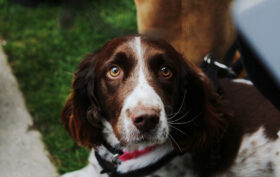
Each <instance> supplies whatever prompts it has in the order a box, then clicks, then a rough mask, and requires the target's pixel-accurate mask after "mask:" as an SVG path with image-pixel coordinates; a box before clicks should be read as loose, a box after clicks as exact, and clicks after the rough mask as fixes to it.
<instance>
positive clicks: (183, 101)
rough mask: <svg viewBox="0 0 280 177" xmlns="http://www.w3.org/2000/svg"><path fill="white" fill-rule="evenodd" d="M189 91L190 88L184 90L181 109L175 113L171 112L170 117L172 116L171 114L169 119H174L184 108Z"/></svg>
mask: <svg viewBox="0 0 280 177" xmlns="http://www.w3.org/2000/svg"><path fill="white" fill-rule="evenodd" d="M187 91H188V90H185V92H184V96H183V100H182V104H181V106H180V108H179V110H178V111H177V112H176V113H173V114H171V115H168V117H170V116H171V117H170V118H169V120H171V119H173V118H174V117H176V116H177V115H178V114H179V113H180V112H181V110H182V108H183V106H184V103H185V99H186V95H187Z"/></svg>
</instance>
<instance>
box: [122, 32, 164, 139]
mask: <svg viewBox="0 0 280 177" xmlns="http://www.w3.org/2000/svg"><path fill="white" fill-rule="evenodd" d="M129 46H130V47H131V48H132V50H133V52H135V57H136V60H137V66H136V68H135V72H137V73H135V75H136V76H137V82H136V83H137V84H136V86H135V88H134V89H133V91H132V92H131V93H130V94H129V95H128V96H127V98H126V99H125V100H124V104H123V107H122V110H121V115H120V121H121V124H122V126H123V129H124V132H123V133H124V137H123V138H125V140H126V141H127V142H129V141H131V140H132V139H133V136H135V134H138V133H139V131H138V130H137V128H136V127H135V126H134V124H133V122H132V120H131V117H128V115H127V112H131V111H133V110H134V108H136V107H137V106H139V104H141V106H144V107H148V108H155V109H158V110H160V122H159V128H158V133H157V135H155V140H158V141H159V142H160V141H165V139H166V138H167V137H165V136H167V134H168V132H169V129H168V124H167V119H166V115H165V111H164V105H163V102H162V100H161V98H160V96H159V95H158V94H157V93H156V92H155V90H154V88H153V87H152V86H151V85H150V84H149V82H148V81H147V76H148V75H149V73H148V71H149V70H148V69H146V68H145V67H146V65H145V61H144V53H145V51H146V47H145V46H143V45H142V44H141V38H140V37H135V38H134V39H132V40H131V41H130V42H129ZM145 72H146V73H145ZM163 134H165V136H163ZM134 140H135V139H134ZM162 143H163V142H162Z"/></svg>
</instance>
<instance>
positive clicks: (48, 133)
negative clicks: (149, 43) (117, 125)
mask: <svg viewBox="0 0 280 177" xmlns="http://www.w3.org/2000/svg"><path fill="white" fill-rule="evenodd" d="M136 32H137V23H136V8H135V5H134V2H133V1H128V0H118V1H116V0H106V1H102V0H71V1H70V0H68V1H67V0H0V43H1V45H2V47H3V48H4V51H5V53H6V54H7V56H8V62H9V64H10V66H11V67H12V70H13V72H14V74H15V76H16V77H17V79H18V82H19V85H20V89H21V91H22V92H23V94H24V96H25V100H26V104H27V108H28V110H29V112H30V113H31V115H32V117H33V119H34V120H33V121H34V125H33V126H32V127H30V129H37V130H39V131H40V132H41V134H42V140H43V142H44V143H45V146H46V149H47V150H48V151H49V153H50V159H51V161H52V162H53V163H54V164H55V166H56V168H57V170H58V172H59V173H60V174H62V173H65V172H69V171H73V170H77V169H80V168H82V167H84V166H85V165H86V163H87V158H88V154H89V150H87V149H85V148H82V147H79V146H78V145H77V143H76V142H74V141H73V140H72V139H71V138H70V136H68V134H67V132H66V130H65V129H64V127H63V126H62V125H61V123H60V112H61V110H62V108H63V106H64V103H65V100H66V98H67V96H68V94H69V93H70V91H71V80H72V77H73V74H74V72H75V70H76V69H77V67H78V63H79V61H80V60H81V59H82V58H83V56H84V55H85V54H87V53H90V52H92V51H94V50H96V49H98V48H99V47H101V46H102V45H104V43H105V42H106V41H108V40H110V39H112V38H113V37H115V36H120V35H125V34H133V33H136Z"/></svg>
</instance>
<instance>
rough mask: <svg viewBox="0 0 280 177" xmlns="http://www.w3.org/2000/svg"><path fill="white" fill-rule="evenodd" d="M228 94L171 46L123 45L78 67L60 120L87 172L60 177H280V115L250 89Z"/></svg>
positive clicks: (145, 41)
mask: <svg viewBox="0 0 280 177" xmlns="http://www.w3.org/2000/svg"><path fill="white" fill-rule="evenodd" d="M220 84H221V87H222V95H221V96H219V95H218V94H216V92H215V91H214V90H213V89H212V86H211V83H210V82H209V80H208V79H207V77H206V76H205V75H204V74H203V73H202V72H201V71H200V69H199V68H197V67H196V66H194V65H192V64H191V63H189V62H188V61H187V60H185V59H184V58H183V57H182V55H180V54H179V53H178V52H177V51H176V50H175V49H174V48H173V47H171V46H170V45H169V44H168V43H167V42H165V41H163V40H160V39H154V38H150V37H147V36H141V35H135V36H125V37H118V38H115V39H113V40H111V41H109V42H108V43H107V44H106V45H105V46H104V47H102V48H101V49H100V51H99V52H98V53H95V54H90V55H88V56H87V57H86V58H85V59H84V60H83V61H82V62H81V64H80V68H79V70H78V72H76V74H75V77H74V82H73V93H72V94H71V95H70V97H69V99H68V100H67V102H66V105H65V108H64V110H63V112H62V122H63V124H64V125H65V127H66V129H67V130H68V131H69V133H70V135H71V136H72V137H73V138H74V139H75V140H76V141H78V142H79V144H81V145H85V146H87V147H90V148H93V149H94V150H93V151H92V152H91V155H90V158H89V165H88V166H87V167H85V168H83V169H82V170H79V171H75V172H72V173H67V174H65V175H63V177H108V176H109V177H128V176H133V177H137V176H154V177H155V176H157V177H178V176H181V177H193V176H200V177H208V176H209V177H210V176H220V177H225V176H227V177H232V176H236V177H258V176H259V177H260V176H262V177H263V176H271V177H272V176H280V139H279V136H280V133H279V130H280V113H279V111H278V110H276V109H275V108H274V107H273V106H272V105H271V104H270V103H269V102H268V101H267V100H265V98H264V97H263V96H262V95H260V94H259V92H258V91H257V90H256V89H255V88H254V87H253V86H252V85H251V83H250V82H247V81H243V80H233V81H232V80H227V79H224V80H220Z"/></svg>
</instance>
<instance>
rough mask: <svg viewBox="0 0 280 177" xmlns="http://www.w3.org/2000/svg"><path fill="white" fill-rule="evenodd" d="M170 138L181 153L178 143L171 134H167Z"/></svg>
mask: <svg viewBox="0 0 280 177" xmlns="http://www.w3.org/2000/svg"><path fill="white" fill-rule="evenodd" d="M169 138H170V140H171V141H172V140H173V142H174V144H175V145H176V146H177V147H178V149H179V150H180V152H181V153H182V149H181V148H180V146H179V144H178V143H177V142H176V140H175V139H174V138H173V137H172V135H169Z"/></svg>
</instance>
